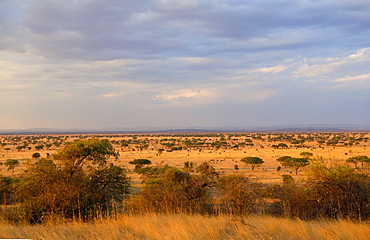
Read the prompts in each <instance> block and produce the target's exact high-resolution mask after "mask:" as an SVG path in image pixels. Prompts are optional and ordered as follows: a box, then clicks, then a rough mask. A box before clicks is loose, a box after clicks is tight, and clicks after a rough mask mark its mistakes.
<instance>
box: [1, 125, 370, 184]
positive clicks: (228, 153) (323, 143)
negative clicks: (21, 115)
mask: <svg viewBox="0 0 370 240" xmlns="http://www.w3.org/2000/svg"><path fill="white" fill-rule="evenodd" d="M91 137H99V138H107V139H109V140H110V141H111V142H112V144H113V145H114V147H115V149H116V150H117V151H118V152H119V153H120V157H119V159H118V161H116V162H115V164H118V165H120V166H124V167H126V168H128V169H129V170H131V173H130V174H129V175H130V177H132V179H133V181H134V184H136V185H138V184H139V182H140V180H139V179H138V175H137V174H135V173H134V172H133V171H132V170H133V169H134V166H132V165H130V164H129V162H130V161H132V160H134V159H139V158H145V159H148V160H150V161H151V162H152V163H153V165H158V164H168V165H170V166H174V167H178V168H182V167H183V164H184V162H186V161H189V162H194V163H196V164H200V163H202V162H206V161H207V162H208V161H211V162H212V163H213V165H214V167H215V168H216V170H219V171H223V172H225V173H235V172H236V171H235V170H234V167H235V165H238V167H239V171H238V172H243V173H245V174H247V175H249V176H250V177H253V178H257V179H258V180H259V181H260V182H268V183H281V182H282V177H281V175H283V174H293V175H294V173H293V170H292V169H282V170H281V171H276V169H277V167H278V166H279V165H280V164H279V162H277V161H276V159H277V158H279V157H282V156H292V157H299V154H300V153H301V152H311V153H312V154H313V157H314V158H315V159H316V160H320V161H322V162H324V163H325V164H326V165H329V166H337V165H344V164H346V160H347V159H348V158H350V157H353V156H361V155H370V150H369V149H370V148H369V145H370V140H369V137H370V133H366V132H365V133H363V132H361V133H357V132H355V133H349V132H341V133H215V134H210V133H207V134H165V135H163V134H162V135H161V134H121V135H119V134H116V135H113V134H110V135H52V136H49V135H24V136H22V135H17V136H15V135H8V136H0V141H1V142H2V146H0V163H5V161H6V159H18V160H19V162H20V165H19V166H17V167H16V168H15V171H14V173H13V172H12V171H7V170H6V169H7V168H6V166H4V165H2V166H1V165H0V173H1V174H2V175H5V176H12V175H17V174H21V173H22V172H23V170H24V169H25V168H26V166H27V164H29V163H32V161H34V159H32V157H31V156H32V154H33V153H35V152H38V153H40V155H41V157H42V158H46V157H47V156H48V155H47V154H49V155H51V154H53V153H55V152H57V151H58V150H59V149H60V148H61V147H62V146H63V145H64V143H65V142H71V141H74V140H77V139H81V138H91ZM279 143H284V144H286V145H287V146H288V148H276V147H274V145H275V146H276V145H278V144H279ZM19 146H25V147H24V148H22V149H17V147H18V148H19ZM36 146H44V147H43V148H41V149H37V148H36ZM236 146H237V147H236ZM176 147H181V150H172V149H176ZM160 149H162V150H163V151H162V152H161V153H160V152H159V150H160ZM247 156H255V157H260V158H262V159H263V160H264V163H263V164H262V165H261V166H259V167H258V168H257V169H255V170H254V171H251V168H250V166H246V165H245V164H243V163H241V162H240V159H241V158H243V157H247ZM112 161H113V159H112ZM304 176H305V171H304V170H303V171H300V172H299V174H298V175H297V176H294V178H296V179H301V178H302V177H304Z"/></svg>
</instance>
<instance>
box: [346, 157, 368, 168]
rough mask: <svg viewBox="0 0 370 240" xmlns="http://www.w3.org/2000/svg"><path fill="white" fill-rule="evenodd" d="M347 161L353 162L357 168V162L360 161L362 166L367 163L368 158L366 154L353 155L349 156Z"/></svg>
mask: <svg viewBox="0 0 370 240" xmlns="http://www.w3.org/2000/svg"><path fill="white" fill-rule="evenodd" d="M347 162H348V163H354V164H355V167H356V168H357V164H358V163H361V166H362V168H363V167H364V163H365V164H367V165H368V164H369V162H370V159H369V158H368V157H367V156H355V157H350V158H348V159H347Z"/></svg>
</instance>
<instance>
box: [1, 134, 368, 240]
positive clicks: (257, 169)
mask: <svg viewBox="0 0 370 240" xmlns="http://www.w3.org/2000/svg"><path fill="white" fill-rule="evenodd" d="M369 137H370V133H369V132H307V133H304V132H275V133H269V132H265V133H263V132H256V133H240V132H238V133H168V134H167V133H166V134H164V133H147V134H144V133H140V134H138V133H136V134H134V133H133V134H64V135H47V134H38V135H14V134H10V135H2V136H0V144H1V146H0V174H1V175H0V201H1V210H0V220H1V223H0V238H30V239H370V222H369V220H370V178H369V173H370V171H369V169H370V159H369V158H368V156H370V153H369V145H370V140H369Z"/></svg>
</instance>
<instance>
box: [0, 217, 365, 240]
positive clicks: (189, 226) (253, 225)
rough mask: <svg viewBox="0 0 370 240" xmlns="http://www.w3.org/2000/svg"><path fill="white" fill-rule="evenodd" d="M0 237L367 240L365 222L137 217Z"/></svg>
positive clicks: (7, 229) (11, 230) (1, 230)
mask: <svg viewBox="0 0 370 240" xmlns="http://www.w3.org/2000/svg"><path fill="white" fill-rule="evenodd" d="M0 238H29V239H54V240H62V239H90V240H94V239H96V240H98V239H105V240H110V239H112V240H113V239H117V240H118V239H153V240H154V239H158V240H159V239H182V240H183V239H184V240H187V239H189V240H190V239H194V240H195V239H196V240H198V239H314V240H320V239H330V240H333V239H334V240H335V239H351V240H355V239H369V238H370V225H369V223H367V222H362V223H353V222H350V221H345V220H339V221H310V222H307V221H302V220H298V219H281V218H273V217H254V216H249V217H243V218H241V217H233V216H213V217H206V216H198V215H191V216H190V215H182V214H178V215H140V216H127V215H125V216H120V217H117V218H115V219H109V220H108V219H106V220H100V221H99V220H97V221H96V222H94V223H82V222H78V221H72V222H68V223H59V224H58V223H55V222H51V223H47V224H43V225H36V226H30V225H24V226H14V225H8V224H0Z"/></svg>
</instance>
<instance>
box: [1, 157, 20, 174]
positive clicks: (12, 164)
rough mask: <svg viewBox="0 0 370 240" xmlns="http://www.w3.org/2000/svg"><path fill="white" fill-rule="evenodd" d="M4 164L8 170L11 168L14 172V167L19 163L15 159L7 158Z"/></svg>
mask: <svg viewBox="0 0 370 240" xmlns="http://www.w3.org/2000/svg"><path fill="white" fill-rule="evenodd" d="M4 165H5V166H7V167H8V171H10V170H11V171H12V172H13V173H14V168H15V167H16V166H18V165H19V161H18V160H17V159H7V160H6V161H5V163H4Z"/></svg>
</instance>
